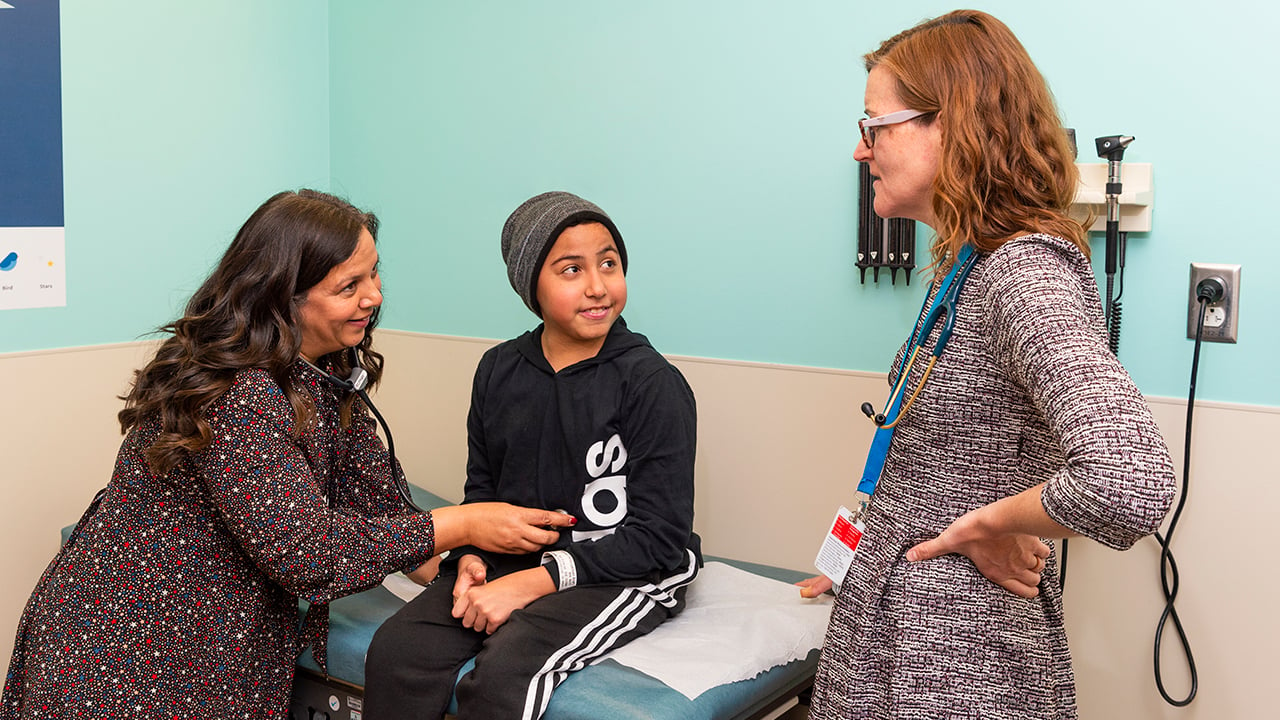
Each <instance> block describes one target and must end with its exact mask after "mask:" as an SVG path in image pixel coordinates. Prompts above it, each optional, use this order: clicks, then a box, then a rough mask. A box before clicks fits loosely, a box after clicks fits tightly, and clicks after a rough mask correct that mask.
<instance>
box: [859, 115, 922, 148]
mask: <svg viewBox="0 0 1280 720" xmlns="http://www.w3.org/2000/svg"><path fill="white" fill-rule="evenodd" d="M928 114H929V113H928V112H926V111H924V110H899V111H897V112H891V113H889V114H887V115H880V116H879V117H873V118H863V119H861V120H859V121H858V131H859V132H861V133H862V142H864V143H866V144H867V147H869V148H872V147H875V145H876V128H878V127H884V126H885V125H897V124H898V123H904V122H906V121H908V120H915V119H916V118H918V117H920V116H921V115H928Z"/></svg>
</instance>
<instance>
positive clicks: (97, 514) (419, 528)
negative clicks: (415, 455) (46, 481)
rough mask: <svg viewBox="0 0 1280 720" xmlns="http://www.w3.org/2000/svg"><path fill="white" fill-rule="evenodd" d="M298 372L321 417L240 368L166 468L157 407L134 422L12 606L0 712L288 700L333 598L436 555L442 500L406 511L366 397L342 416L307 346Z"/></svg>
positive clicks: (275, 711)
mask: <svg viewBox="0 0 1280 720" xmlns="http://www.w3.org/2000/svg"><path fill="white" fill-rule="evenodd" d="M290 382H292V383H293V386H294V387H295V388H296V389H298V390H299V391H300V392H303V393H306V394H308V395H310V396H311V398H312V399H313V400H314V403H315V406H316V421H315V422H314V423H313V424H312V425H311V427H309V428H305V429H304V430H303V431H302V432H301V433H300V434H299V433H297V432H295V427H294V425H295V420H294V413H293V409H292V407H291V405H290V403H289V401H288V399H287V398H286V396H285V394H284V392H283V390H282V389H281V388H280V387H279V386H278V385H277V384H276V383H275V381H274V380H273V379H272V378H271V376H270V375H269V374H268V373H267V372H266V371H264V370H260V369H250V370H242V371H240V372H239V373H238V374H237V375H236V377H235V381H234V383H233V384H232V385H231V387H230V388H229V389H228V390H227V391H226V392H225V393H224V394H223V395H222V396H221V397H220V398H219V399H218V400H217V401H215V402H214V403H213V404H212V405H211V406H210V407H209V408H208V410H207V411H206V415H205V417H206V419H207V420H208V422H209V425H210V427H211V428H212V430H213V437H212V442H211V443H210V444H209V446H208V447H207V448H205V449H204V450H202V451H200V452H198V453H194V454H192V455H190V456H189V457H188V458H187V459H186V460H184V461H183V462H182V463H181V464H179V465H178V466H177V467H175V468H174V469H173V470H172V471H170V472H169V473H168V474H167V475H165V476H163V477H156V476H155V475H153V474H152V473H151V472H150V471H149V470H148V467H147V463H146V461H145V458H144V456H143V451H144V450H145V449H146V447H147V446H148V445H149V444H150V442H151V441H152V440H153V439H154V438H155V437H156V436H157V434H158V431H159V422H158V419H157V418H149V419H147V420H146V421H144V422H143V423H141V424H140V425H139V426H138V427H136V428H134V429H133V430H132V431H130V433H129V434H128V436H127V437H126V438H125V440H124V443H123V444H122V446H121V448H120V453H119V455H118V458H117V460H116V467H115V473H114V475H113V476H112V479H111V482H110V484H109V485H108V486H107V488H106V489H105V490H104V491H103V493H102V494H101V495H100V497H99V498H98V499H95V502H94V504H93V505H92V506H91V507H90V508H89V510H88V511H87V512H86V513H85V515H84V518H83V519H82V520H81V521H80V523H79V525H78V526H77V529H76V531H75V532H74V533H73V535H72V538H71V539H70V540H69V541H68V543H67V544H66V545H65V546H64V547H63V548H62V550H61V551H60V552H59V553H58V555H57V557H55V558H54V560H53V562H52V563H51V564H50V566H49V568H48V569H47V570H46V571H45V573H44V575H43V576H42V577H41V578H40V581H39V583H38V584H37V586H36V589H35V592H34V593H33V594H32V596H31V600H30V601H29V603H28V605H27V608H26V611H25V612H24V613H23V616H22V619H21V620H20V621H19V625H18V633H17V641H16V643H15V649H14V653H13V659H12V661H11V662H10V665H9V673H8V677H7V678H6V681H5V688H4V697H3V702H2V703H0V719H3V720H14V719H17V718H42V719H43V718H108V717H111V718H124V717H129V718H183V719H186V718H197V717H218V718H283V717H287V706H288V701H289V694H290V687H291V685H292V680H293V667H294V662H295V661H296V659H297V657H298V655H299V654H300V652H301V651H302V650H303V648H304V647H306V645H307V644H313V646H314V649H315V651H316V652H315V654H316V656H317V658H318V659H320V661H321V662H323V657H324V638H325V634H326V631H327V627H328V626H327V618H328V614H327V609H328V608H327V603H328V601H330V600H332V599H334V598H337V597H341V596H343V595H348V594H351V593H355V592H358V591H360V590H364V589H366V588H369V587H372V586H373V585H376V584H378V583H379V582H381V581H382V579H383V577H385V576H386V575H387V574H389V573H391V572H394V571H396V570H398V569H400V568H404V567H409V566H413V565H416V564H418V563H421V562H422V561H424V560H426V559H427V558H428V557H430V556H431V554H432V552H433V549H434V529H433V525H432V521H431V516H430V514H416V513H412V514H411V513H409V511H408V509H407V507H406V505H405V503H404V501H403V500H402V499H401V496H400V494H399V491H398V489H397V482H398V481H399V478H397V479H396V480H393V479H392V474H391V469H390V460H389V457H388V454H387V451H386V449H385V448H384V447H383V445H382V443H381V441H380V440H379V439H378V437H377V435H376V433H375V429H374V424H373V421H372V420H371V419H370V418H369V417H368V416H367V414H366V412H365V411H363V409H358V410H357V411H356V412H354V413H353V416H354V417H353V420H352V423H351V424H350V426H349V427H347V428H343V427H341V425H340V423H339V403H340V401H341V400H342V395H341V393H340V391H338V390H337V389H336V388H335V387H334V386H333V385H332V384H331V383H329V382H328V381H327V380H325V379H324V378H323V376H321V375H320V374H319V373H318V372H317V371H316V370H314V369H313V368H311V367H309V366H307V365H306V364H305V363H303V362H299V363H298V364H297V365H295V366H294V367H293V368H292V369H291V373H290ZM357 408H359V403H357ZM51 532H52V530H51ZM300 598H301V599H303V600H306V601H309V603H310V604H311V605H310V611H309V612H308V613H307V618H306V621H305V622H304V623H301V624H300V623H299V621H298V600H299V599H300Z"/></svg>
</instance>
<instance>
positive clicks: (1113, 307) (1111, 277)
mask: <svg viewBox="0 0 1280 720" xmlns="http://www.w3.org/2000/svg"><path fill="white" fill-rule="evenodd" d="M1132 142H1133V136H1132V135H1107V136H1106V137H1100V138H1097V139H1095V140H1094V143H1095V144H1096V145H1097V147H1098V157H1100V158H1103V159H1105V160H1106V161H1107V188H1106V195H1107V258H1106V267H1105V270H1106V275H1107V301H1106V305H1105V306H1104V307H1105V308H1106V322H1107V336H1108V338H1109V344H1110V346H1111V352H1112V353H1117V352H1119V350H1120V303H1119V301H1120V298H1119V296H1115V297H1113V295H1112V293H1113V290H1114V286H1115V285H1114V284H1115V276H1116V268H1117V267H1119V268H1122V269H1123V268H1124V243H1125V237H1124V233H1121V232H1120V191H1121V184H1120V162H1121V161H1122V160H1123V159H1124V149H1125V148H1127V147H1129V144H1130V143H1132ZM1120 291H1121V293H1123V292H1124V286H1123V285H1121V290H1120Z"/></svg>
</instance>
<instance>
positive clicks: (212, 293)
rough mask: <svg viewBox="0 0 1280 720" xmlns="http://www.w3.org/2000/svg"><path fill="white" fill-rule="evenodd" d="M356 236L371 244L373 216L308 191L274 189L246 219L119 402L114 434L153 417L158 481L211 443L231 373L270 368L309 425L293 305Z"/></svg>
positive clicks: (362, 349) (346, 359)
mask: <svg viewBox="0 0 1280 720" xmlns="http://www.w3.org/2000/svg"><path fill="white" fill-rule="evenodd" d="M362 230H368V231H369V234H370V235H372V236H373V238H374V239H375V240H377V237H378V219H377V217H375V216H374V215H373V214H372V213H367V212H363V211H361V210H359V209H357V208H356V207H355V206H353V205H351V204H350V203H348V202H347V201H346V200H343V199H341V198H338V197H335V196H333V195H329V194H327V193H322V192H317V191H315V190H299V191H297V192H292V191H287V192H281V193H277V194H276V195H274V196H272V197H271V198H270V199H268V200H267V201H266V202H265V203H263V204H262V205H261V206H260V207H259V208H258V209H257V210H255V211H254V213H253V214H252V215H250V216H249V219H248V220H246V221H245V223H244V225H243V226H242V227H241V228H240V231H239V232H238V233H236V237H235V240H233V241H232V242H231V246H230V247H229V248H227V252H226V253H225V254H224V255H223V256H222V260H221V261H219V262H218V266H217V268H216V269H214V271H213V274H211V275H210V276H209V278H208V279H207V280H205V281H204V284H202V285H201V286H200V289H199V290H197V291H196V293H195V295H193V296H192V297H191V300H190V302H188V303H187V308H186V312H185V313H184V314H183V316H182V317H181V318H180V319H178V320H175V321H174V322H172V323H170V324H169V325H166V326H164V327H162V328H160V332H162V333H167V334H169V337H168V338H167V339H166V340H165V341H164V342H163V343H162V344H161V345H160V348H159V350H157V351H156V354H155V357H154V358H152V359H151V361H150V362H149V363H147V365H146V367H144V368H142V369H141V370H139V371H137V372H136V373H134V379H133V387H132V389H131V390H130V391H129V393H128V394H127V395H125V396H123V397H122V398H121V399H122V400H124V401H125V406H124V409H123V410H121V411H120V413H119V415H118V419H119V420H120V430H121V432H128V431H129V430H130V428H133V427H135V426H137V425H139V424H141V423H142V422H143V421H144V420H145V419H146V418H148V417H150V416H152V415H155V416H158V417H159V421H160V434H159V436H158V437H157V438H156V439H155V441H154V442H152V443H151V445H150V446H148V447H147V449H146V457H147V462H148V464H149V465H150V467H151V470H152V472H154V473H156V474H157V475H163V474H165V473H167V472H169V471H170V470H172V469H173V468H174V467H175V466H176V465H177V464H178V463H180V462H181V461H182V460H183V459H184V458H185V457H186V456H187V455H188V454H189V453H194V452H197V451H199V450H201V449H203V448H205V447H207V446H208V445H209V442H210V441H211V440H212V432H211V430H210V427H209V424H208V422H206V420H205V418H204V411H205V410H206V409H207V408H208V407H209V405H210V404H211V403H213V402H214V401H215V400H217V399H218V398H219V397H220V396H221V395H222V394H223V393H224V392H226V391H227V388H229V387H230V386H231V383H232V381H233V380H234V378H235V374H236V372H237V371H239V370H243V369H246V368H262V369H264V370H266V371H267V372H269V373H270V374H271V377H272V378H274V379H275V381H276V383H277V384H279V386H280V387H281V388H282V389H283V391H284V393H285V396H286V397H288V399H289V403H290V404H291V405H292V406H293V411H294V416H295V419H296V420H297V422H296V423H295V427H296V428H297V431H298V432H301V431H302V430H303V429H305V428H307V427H309V426H310V425H311V423H312V422H313V420H314V413H315V407H314V404H313V403H312V401H311V398H310V397H309V396H308V395H306V394H305V393H300V392H298V391H297V390H295V389H294V388H293V385H292V383H290V382H289V379H288V376H289V369H290V367H292V366H293V365H294V363H296V362H298V359H299V358H300V357H301V354H300V348H301V347H302V332H301V330H300V329H299V327H298V309H299V307H300V306H301V305H302V303H303V302H304V301H305V300H306V295H307V291H308V290H310V289H311V288H312V287H314V286H315V285H316V284H317V283H319V282H320V281H321V280H323V279H324V277H325V276H326V275H328V273H329V270H330V269H332V268H333V267H335V266H337V265H339V264H341V263H342V262H344V261H345V260H347V258H349V257H351V255H352V253H354V252H355V249H356V245H357V243H358V242H359V240H360V233H361V231H362ZM378 315H379V312H378V309H377V308H375V309H374V311H373V315H372V317H370V318H369V324H368V326H367V328H366V330H365V335H364V340H362V341H361V342H360V344H359V345H358V346H356V347H357V350H358V351H359V353H360V354H361V355H363V357H364V360H363V362H362V364H363V365H364V367H365V369H366V370H368V372H369V382H370V385H371V386H372V385H374V384H376V383H377V382H378V380H379V379H380V378H381V377H382V365H383V358H382V356H381V355H380V354H378V353H377V352H374V351H373V349H372V347H371V346H372V343H373V329H374V328H375V327H376V326H377V324H378ZM316 362H317V364H319V365H320V366H321V367H324V366H326V365H328V366H329V367H330V368H331V370H332V372H333V373H334V374H335V375H338V376H339V377H346V376H347V374H348V373H349V372H350V370H351V363H352V358H351V353H349V352H346V351H342V352H334V353H330V354H329V355H326V356H324V357H322V358H317V359H316ZM354 402H355V397H354V395H353V396H351V397H348V398H346V400H345V401H344V402H343V405H342V418H343V422H344V423H348V422H350V418H351V408H352V403H354Z"/></svg>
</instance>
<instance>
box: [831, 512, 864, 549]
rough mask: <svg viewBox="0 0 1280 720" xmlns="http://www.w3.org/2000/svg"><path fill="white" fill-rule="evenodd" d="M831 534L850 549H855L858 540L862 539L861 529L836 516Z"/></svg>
mask: <svg viewBox="0 0 1280 720" xmlns="http://www.w3.org/2000/svg"><path fill="white" fill-rule="evenodd" d="M831 534H832V535H834V536H835V537H836V539H837V540H839V541H840V542H842V543H844V544H845V546H846V547H848V548H849V549H850V550H857V549H858V542H859V541H860V540H862V531H861V530H859V529H858V528H856V527H854V526H853V523H851V522H849V521H848V520H845V519H844V518H843V517H837V518H836V522H835V526H834V527H832V528H831Z"/></svg>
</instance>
